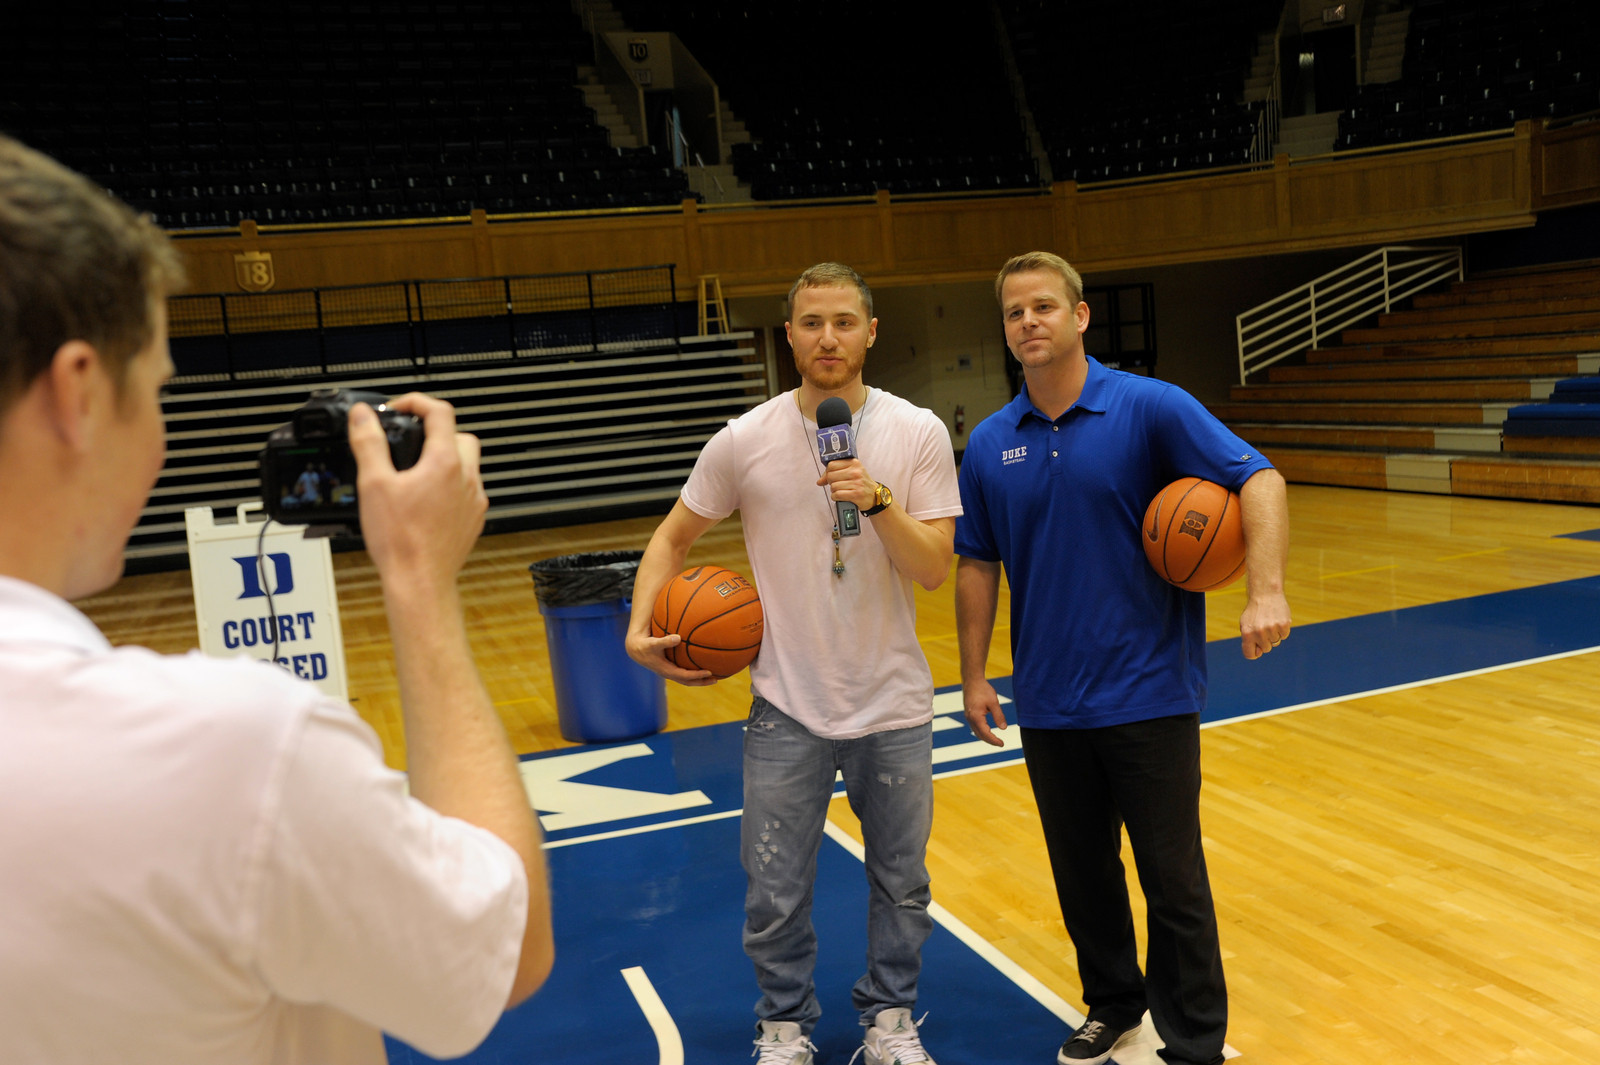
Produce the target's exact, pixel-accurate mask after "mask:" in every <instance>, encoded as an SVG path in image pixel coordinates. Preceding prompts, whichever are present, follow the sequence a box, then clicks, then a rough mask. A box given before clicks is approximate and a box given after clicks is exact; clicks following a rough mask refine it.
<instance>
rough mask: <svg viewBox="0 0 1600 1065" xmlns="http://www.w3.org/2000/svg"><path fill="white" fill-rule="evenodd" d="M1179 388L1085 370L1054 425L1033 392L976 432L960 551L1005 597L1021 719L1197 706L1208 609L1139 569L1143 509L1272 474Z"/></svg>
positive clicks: (1072, 722) (1121, 717) (1124, 717)
mask: <svg viewBox="0 0 1600 1065" xmlns="http://www.w3.org/2000/svg"><path fill="white" fill-rule="evenodd" d="M1271 465H1272V464H1271V463H1270V462H1268V461H1267V460H1266V459H1265V458H1263V457H1262V456H1261V455H1260V454H1259V453H1258V452H1257V451H1255V449H1253V448H1252V447H1250V445H1248V444H1246V443H1245V442H1244V441H1243V440H1241V439H1239V437H1237V436H1235V435H1234V434H1233V433H1232V432H1230V431H1228V429H1226V428H1225V427H1224V426H1223V425H1222V423H1221V422H1219V421H1217V419H1216V418H1214V417H1213V416H1212V415H1211V413H1210V412H1209V411H1207V410H1206V409H1205V408H1204V407H1203V406H1201V405H1200V403H1199V401H1198V400H1196V399H1195V398H1194V397H1193V396H1191V395H1189V394H1188V393H1187V392H1185V391H1184V390H1183V389H1181V388H1178V387H1177V386H1176V385H1171V384H1167V383H1165V382H1163V381H1155V380H1152V379H1150V378H1147V377H1140V376H1138V375H1136V374H1129V373H1123V372H1121V371H1119V370H1108V369H1106V368H1105V367H1104V366H1102V365H1100V363H1098V362H1096V361H1095V360H1094V359H1092V358H1091V359H1089V372H1088V377H1087V379H1086V380H1085V382H1084V386H1083V393H1082V395H1080V396H1079V397H1078V401H1077V402H1076V403H1074V404H1073V405H1072V406H1071V407H1070V408H1069V409H1068V410H1067V411H1066V413H1064V414H1062V415H1061V417H1059V418H1057V419H1056V420H1055V421H1051V420H1050V419H1049V418H1047V417H1045V415H1044V414H1043V413H1042V412H1040V411H1039V410H1038V408H1036V407H1034V405H1033V403H1032V401H1031V400H1029V398H1028V392H1027V389H1026V387H1024V388H1023V390H1022V393H1021V394H1020V395H1018V396H1017V398H1016V399H1014V400H1012V401H1011V402H1010V403H1008V404H1007V405H1006V406H1005V407H1003V408H1001V409H1000V410H999V411H997V412H995V413H994V414H992V415H990V416H989V417H987V418H985V419H984V420H983V421H982V422H980V423H979V424H978V425H977V426H976V427H975V428H974V429H973V430H972V435H971V438H970V440H969V441H968V444H967V449H966V453H965V455H963V457H962V460H961V475H960V484H961V506H962V511H963V512H962V515H961V517H960V518H958V519H957V521H956V552H957V553H958V554H961V555H964V556H966V557H968V558H975V559H981V560H983V561H985V562H1001V563H1003V564H1004V566H1005V572H1006V578H1007V580H1008V581H1009V582H1010V585H1011V654H1012V657H1013V660H1014V663H1015V670H1014V676H1013V678H1012V688H1013V694H1014V698H1015V699H1016V706H1015V709H1016V719H1017V720H1018V721H1019V722H1020V723H1021V724H1022V725H1024V726H1027V727H1030V728H1098V727H1101V726H1104V725H1117V724H1124V723H1127V722H1131V721H1143V720H1147V719H1150V718H1156V717H1166V716H1170V715H1173V714H1186V713H1194V712H1197V711H1199V710H1201V709H1202V708H1203V707H1204V705H1205V697H1206V654H1205V645H1206V619H1205V596H1204V595H1203V594H1201V593H1198V592H1184V591H1179V590H1178V589H1177V588H1174V587H1173V586H1172V585H1170V584H1168V583H1167V582H1166V581H1163V580H1162V579H1161V578H1160V577H1158V576H1156V574H1155V571H1154V570H1153V569H1151V568H1150V564H1149V562H1147V561H1146V560H1145V556H1144V547H1143V545H1142V544H1141V542H1140V535H1141V532H1140V524H1141V522H1142V521H1143V519H1144V512H1145V508H1146V507H1148V506H1149V504H1150V500H1151V499H1153V498H1155V495H1156V493H1157V492H1158V491H1160V490H1161V489H1162V488H1163V487H1165V486H1166V485H1168V484H1170V483H1171V482H1173V481H1175V480H1177V479H1178V478H1179V477H1203V478H1205V479H1206V480H1208V481H1215V482H1217V483H1218V484H1222V485H1226V486H1227V487H1228V488H1230V489H1232V490H1234V491H1238V489H1239V488H1240V486H1241V485H1243V484H1244V482H1245V481H1247V480H1249V479H1250V477H1251V475H1252V474H1254V473H1256V472H1258V471H1260V470H1263V469H1268V468H1270V467H1271Z"/></svg>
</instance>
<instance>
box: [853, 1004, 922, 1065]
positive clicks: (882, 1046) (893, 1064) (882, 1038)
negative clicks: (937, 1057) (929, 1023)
mask: <svg viewBox="0 0 1600 1065" xmlns="http://www.w3.org/2000/svg"><path fill="white" fill-rule="evenodd" d="M927 1019H928V1015H927V1014H926V1013H924V1014H923V1015H922V1016H921V1017H920V1018H918V1019H917V1020H915V1021H913V1022H912V1024H913V1026H914V1027H912V1028H911V1030H910V1031H906V1032H884V1033H882V1034H880V1035H879V1037H878V1060H880V1061H882V1062H884V1063H885V1065H915V1063H916V1062H919V1061H930V1062H931V1061H932V1060H933V1059H932V1058H930V1057H929V1056H928V1052H927V1051H926V1050H924V1049H923V1047H922V1037H921V1036H920V1035H918V1034H917V1029H918V1028H921V1027H922V1022H923V1021H925V1020H927ZM866 1049H867V1046H866V1044H865V1043H862V1044H861V1045H860V1046H858V1047H856V1052H855V1053H854V1054H852V1055H850V1065H855V1061H856V1058H858V1057H860V1056H861V1054H862V1053H863V1052H864V1051H865V1050H866Z"/></svg>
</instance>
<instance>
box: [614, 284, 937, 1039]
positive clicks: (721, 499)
mask: <svg viewBox="0 0 1600 1065" xmlns="http://www.w3.org/2000/svg"><path fill="white" fill-rule="evenodd" d="M785 328H786V329H787V330H788V335H789V342H790V344H791V345H792V346H793V348H794V360H795V366H796V367H797V368H798V369H799V371H800V377H801V385H800V387H799V388H798V389H796V390H794V391H792V392H786V393H784V394H783V395H780V396H777V397H776V398H774V399H771V400H768V401H767V402H766V403H763V404H761V405H760V406H759V407H756V408H755V409H754V410H752V411H750V412H749V413H748V414H745V415H743V416H741V417H739V418H735V419H734V420H733V421H731V422H730V423H729V424H728V425H727V426H726V427H724V428H723V429H722V430H720V431H719V432H718V433H717V435H716V436H714V437H713V438H712V439H711V441H710V442H709V443H707V444H706V446H705V450H704V451H702V452H701V454H700V458H699V460H698V461H697V462H696V463H695V468H694V472H693V473H692V474H690V477H689V480H688V483H687V484H685V485H684V487H683V492H682V496H681V498H680V499H679V500H678V502H677V503H676V504H675V505H674V506H673V508H672V511H671V513H669V514H668V515H667V517H666V518H665V520H663V521H662V523H661V525H660V527H659V528H657V530H656V532H655V535H654V536H653V537H652V538H651V540H650V545H649V547H648V548H647V549H646V550H645V553H644V557H643V558H642V559H641V560H640V562H639V571H638V575H637V578H636V580H635V583H634V601H633V602H634V605H633V616H632V619H631V622H630V625H629V630H628V638H627V644H628V653H629V654H630V655H632V656H633V658H634V659H636V660H637V661H639V662H641V663H643V664H644V665H646V666H648V667H650V668H651V669H653V670H655V671H656V672H658V673H660V674H661V675H663V676H665V677H668V678H670V679H672V680H675V681H678V682H680V683H683V684H710V683H713V681H714V678H713V677H712V676H711V674H709V673H707V672H704V671H693V670H683V669H679V668H677V667H676V666H674V665H673V664H672V663H671V662H669V661H668V660H667V658H666V652H667V649H668V648H669V647H671V646H673V645H675V644H676V643H678V642H679V637H678V636H676V635H670V636H666V637H662V638H659V639H658V638H653V637H652V636H651V635H650V629H649V625H650V612H651V607H652V605H653V603H654V602H655V598H656V594H657V592H659V591H660V589H661V588H662V587H664V586H665V585H666V583H667V581H668V580H669V579H671V578H672V577H673V576H675V575H677V574H678V573H679V572H680V571H681V570H682V569H683V568H684V564H685V560H686V558H687V556H688V552H689V548H690V547H691V546H692V545H693V544H694V542H695V541H696V540H698V539H699V538H700V537H701V536H702V535H703V534H704V533H705V532H706V531H707V530H708V529H710V528H711V527H712V526H713V525H715V524H716V523H717V522H719V521H721V520H722V519H723V518H725V517H727V516H728V515H729V514H731V513H732V512H733V511H734V510H738V511H739V512H740V515H741V518H742V520H743V524H744V537H745V546H746V548H747V550H748V553H749V557H750V566H751V569H752V571H753V573H752V576H753V577H754V580H755V585H756V588H757V589H758V590H759V592H760V593H761V604H762V609H763V612H764V615H765V634H764V637H763V639H762V644H761V653H760V654H759V655H758V656H757V657H756V660H755V662H754V663H752V664H751V666H750V682H751V687H752V689H753V693H752V694H753V699H752V705H751V709H750V720H749V725H748V727H747V729H746V732H745V748H744V818H743V824H742V829H741V839H740V859H741V861H742V863H743V865H744V868H745V872H746V873H747V874H748V877H749V884H748V891H747V894H746V897H745V928H744V947H745V951H746V952H747V953H748V954H749V955H750V958H751V960H752V961H753V962H754V963H755V970H756V983H757V985H758V986H759V987H760V989H761V993H762V995H761V999H760V1001H759V1002H758V1003H757V1004H756V1016H757V1027H758V1029H759V1032H760V1035H759V1037H758V1039H757V1040H756V1043H757V1046H758V1047H759V1048H760V1051H759V1054H760V1062H761V1063H762V1065H809V1063H810V1062H811V1060H812V1056H813V1055H812V1052H813V1051H814V1050H815V1049H816V1048H815V1047H814V1046H813V1045H812V1044H811V1042H810V1038H809V1037H810V1034H811V1031H812V1029H813V1028H814V1026H815V1025H816V1021H817V1017H818V1015H819V1014H820V1012H821V1008H820V1007H819V1006H818V1004H817V997H816V993H815V988H814V986H813V982H812V976H813V970H814V969H815V963H816V935H815V933H814V931H813V929H812V924H811V894H812V884H813V881H814V880H815V878H816V869H817V851H818V848H819V846H820V845H821V840H822V830H823V823H824V821H825V820H826V818H827V812H828V802H829V800H830V799H831V797H832V795H833V787H834V776H835V773H836V772H839V773H842V774H843V777H844V783H845V789H846V792H847V793H848V795H849V799H850V805H851V808H852V809H853V810H854V811H855V812H856V815H857V816H858V817H859V818H860V819H861V825H862V833H863V835H864V838H865V840H866V872H867V882H868V885H869V892H870V895H869V902H868V918H867V921H868V933H867V943H868V946H867V971H866V973H865V974H864V975H863V976H862V977H861V979H860V980H858V981H857V982H856V984H855V987H854V989H853V991H852V996H851V997H852V1001H853V1003H854V1005H855V1007H856V1008H857V1009H858V1010H859V1011H860V1016H861V1023H862V1024H863V1025H864V1026H865V1027H866V1033H865V1035H864V1037H863V1042H864V1050H865V1054H866V1061H867V1063H868V1065H894V1063H896V1062H898V1063H900V1065H912V1063H914V1062H928V1061H931V1059H930V1058H929V1057H928V1055H927V1053H926V1052H925V1051H924V1050H923V1048H922V1045H921V1042H920V1040H919V1038H918V1033H917V1022H916V1021H914V1020H913V1018H912V1010H913V1008H914V1007H915V1006H916V994H917V978H918V975H919V974H920V972H921V966H922V944H923V942H924V941H925V940H926V939H927V937H928V933H929V931H930V930H931V929H932V920H931V918H930V917H929V916H928V901H929V892H928V871H927V867H926V864H925V863H924V855H925V852H926V849H927V842H928V832H929V829H930V827H931V825H932V819H933V779H932V727H931V724H930V722H931V721H932V718H933V702H932V700H933V678H932V675H931V673H930V672H929V669H928V662H927V659H926V658H924V657H923V654H922V649H921V647H920V645H919V644H918V643H917V633H916V608H915V602H914V598H913V595H914V589H913V585H914V584H919V585H921V586H922V587H924V588H927V589H930V590H931V589H933V588H937V587H938V586H939V585H940V584H941V583H943V581H944V579H945V577H946V576H948V574H949V571H950V564H951V559H952V557H953V546H952V545H953V539H954V535H955V518H956V516H957V515H959V514H960V513H961V503H960V495H959V492H958V490H957V487H956V471H955V460H954V457H953V455H952V452H951V448H950V437H949V434H948V433H947V432H946V431H945V428H944V425H943V423H941V422H940V421H939V419H938V418H936V417H935V416H934V415H933V414H932V413H930V412H929V411H926V410H923V409H922V408H920V407H916V406H913V405H912V404H910V403H908V402H906V401H905V400H903V399H900V398H898V397H896V396H893V395H890V394H889V393H888V392H885V391H883V390H882V389H877V388H868V387H867V386H866V384H864V383H863V381H862V379H861V372H862V366H863V364H864V363H865V360H866V353H867V349H868V348H869V347H871V346H872V344H873V342H874V341H875V340H876V338H877V328H878V320H877V319H876V318H874V317H873V316H872V293H871V291H870V290H869V289H868V288H867V286H866V283H865V282H863V281H862V280H861V278H860V276H859V275H857V274H856V272H855V271H854V270H851V269H850V268H849V267H847V266H842V265H840V264H838V263H823V264H820V265H818V266H813V267H811V268H810V269H809V270H807V271H806V272H805V273H803V274H801V275H800V279H799V280H798V281H796V282H795V284H794V287H793V288H792V289H791V290H790V292H789V321H788V323H786V325H785ZM829 397H838V398H840V399H842V400H844V401H845V403H847V404H848V405H849V407H850V411H851V419H852V423H853V433H854V441H855V450H856V454H857V455H858V456H859V457H858V458H855V459H850V460H837V459H836V460H833V461H830V462H828V463H827V464H826V466H824V464H823V459H822V456H821V454H820V453H819V451H818V444H817V422H816V414H817V405H818V404H819V403H821V402H822V401H823V400H825V399H828V398H829ZM869 471H870V472H869ZM838 500H848V501H849V502H852V503H854V504H856V506H857V507H858V508H859V509H860V513H861V515H862V520H861V521H860V526H861V532H860V534H859V535H857V536H846V535H841V530H840V529H839V528H838V527H837V511H836V508H835V505H834V504H835V501H838Z"/></svg>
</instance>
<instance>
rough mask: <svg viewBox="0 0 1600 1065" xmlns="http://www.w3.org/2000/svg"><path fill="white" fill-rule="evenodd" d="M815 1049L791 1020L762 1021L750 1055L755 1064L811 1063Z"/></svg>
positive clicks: (788, 1064) (790, 1064)
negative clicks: (759, 1032) (759, 1033)
mask: <svg viewBox="0 0 1600 1065" xmlns="http://www.w3.org/2000/svg"><path fill="white" fill-rule="evenodd" d="M816 1049H817V1048H816V1047H815V1046H813V1045H812V1043H811V1040H809V1039H807V1038H806V1037H805V1036H803V1035H801V1034H800V1026H799V1025H798V1024H796V1023H794V1022H793V1021H762V1022H761V1035H760V1036H758V1037H757V1038H756V1048H755V1050H753V1051H751V1052H750V1056H751V1057H753V1058H755V1059H756V1063H757V1065H811V1058H812V1051H814V1050H816Z"/></svg>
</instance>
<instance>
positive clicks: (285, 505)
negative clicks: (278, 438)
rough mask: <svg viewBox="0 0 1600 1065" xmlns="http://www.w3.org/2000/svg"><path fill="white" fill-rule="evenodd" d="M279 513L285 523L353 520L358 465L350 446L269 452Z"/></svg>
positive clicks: (299, 447) (303, 447)
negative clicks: (297, 519)
mask: <svg viewBox="0 0 1600 1065" xmlns="http://www.w3.org/2000/svg"><path fill="white" fill-rule="evenodd" d="M269 454H270V456H271V457H270V459H269V460H268V461H270V462H272V463H273V465H274V473H275V474H276V476H275V477H274V478H273V479H272V480H273V481H274V482H275V483H276V491H277V494H278V498H277V499H276V500H274V501H273V502H276V503H277V509H278V511H279V512H280V513H282V514H283V515H284V520H287V521H294V520H295V518H296V516H297V515H303V516H301V517H300V520H301V521H306V520H332V521H347V520H353V519H354V517H355V513H356V462H355V456H353V455H352V454H351V453H350V448H349V445H347V444H346V445H343V446H341V445H339V444H330V445H325V446H322V447H306V446H292V447H285V448H280V449H273V450H272V451H270V452H269Z"/></svg>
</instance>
